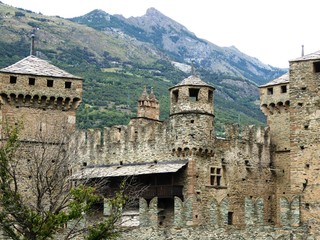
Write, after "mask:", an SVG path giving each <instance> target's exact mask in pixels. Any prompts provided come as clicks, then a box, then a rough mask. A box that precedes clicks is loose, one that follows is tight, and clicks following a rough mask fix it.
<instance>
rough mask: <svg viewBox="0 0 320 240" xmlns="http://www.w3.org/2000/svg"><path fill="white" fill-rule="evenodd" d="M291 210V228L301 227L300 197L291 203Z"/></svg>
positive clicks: (296, 197)
mask: <svg viewBox="0 0 320 240" xmlns="http://www.w3.org/2000/svg"><path fill="white" fill-rule="evenodd" d="M290 210H291V214H290V217H291V219H290V220H291V222H290V223H291V226H295V227H297V226H299V225H300V197H299V196H294V197H293V199H292V201H291V203H290Z"/></svg>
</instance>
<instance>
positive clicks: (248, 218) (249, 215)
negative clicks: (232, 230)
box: [244, 197, 255, 225]
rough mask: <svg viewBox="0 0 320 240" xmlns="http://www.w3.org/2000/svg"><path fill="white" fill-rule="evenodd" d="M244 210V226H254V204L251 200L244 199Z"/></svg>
mask: <svg viewBox="0 0 320 240" xmlns="http://www.w3.org/2000/svg"><path fill="white" fill-rule="evenodd" d="M244 208H245V223H246V225H253V224H254V212H255V211H254V204H253V201H252V199H251V198H249V197H245V199H244Z"/></svg>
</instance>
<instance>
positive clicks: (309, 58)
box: [289, 51, 320, 62]
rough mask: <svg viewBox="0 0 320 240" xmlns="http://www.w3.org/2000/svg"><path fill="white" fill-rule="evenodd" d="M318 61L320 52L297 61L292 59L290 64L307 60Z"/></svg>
mask: <svg viewBox="0 0 320 240" xmlns="http://www.w3.org/2000/svg"><path fill="white" fill-rule="evenodd" d="M316 59H319V60H320V51H317V52H314V53H310V54H307V55H304V56H302V57H299V58H296V59H292V60H290V61H289V62H298V61H307V60H316Z"/></svg>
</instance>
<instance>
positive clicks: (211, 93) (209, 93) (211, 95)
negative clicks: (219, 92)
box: [208, 90, 213, 103]
mask: <svg viewBox="0 0 320 240" xmlns="http://www.w3.org/2000/svg"><path fill="white" fill-rule="evenodd" d="M212 100H213V91H212V90H209V91H208V102H209V103H210V102H212Z"/></svg>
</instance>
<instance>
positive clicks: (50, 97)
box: [0, 55, 82, 141]
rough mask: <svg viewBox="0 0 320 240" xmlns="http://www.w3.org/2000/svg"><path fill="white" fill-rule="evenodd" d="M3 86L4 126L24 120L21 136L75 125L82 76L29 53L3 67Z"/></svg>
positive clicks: (0, 98)
mask: <svg viewBox="0 0 320 240" xmlns="http://www.w3.org/2000/svg"><path fill="white" fill-rule="evenodd" d="M0 89H1V90H0V101H1V102H0V104H1V118H2V126H3V125H5V124H6V125H13V124H16V125H17V124H19V123H21V124H22V125H23V126H24V128H23V130H22V131H21V133H20V137H21V138H22V139H24V140H28V141H31V140H35V139H36V138H37V137H36V135H38V133H39V132H44V131H47V132H50V131H51V132H54V130H53V129H57V127H58V128H59V129H65V130H66V129H72V128H73V129H74V128H75V122H76V109H77V107H78V106H79V104H80V101H81V96H82V79H81V78H79V77H77V76H74V75H72V74H70V73H67V72H65V71H63V70H61V69H59V68H57V67H55V66H53V65H51V64H50V63H48V62H47V61H45V60H42V59H39V58H37V57H35V56H33V55H30V56H28V57H26V58H24V59H22V60H21V61H19V62H17V63H15V64H13V65H11V66H8V67H6V68H3V69H1V70H0Z"/></svg>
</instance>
